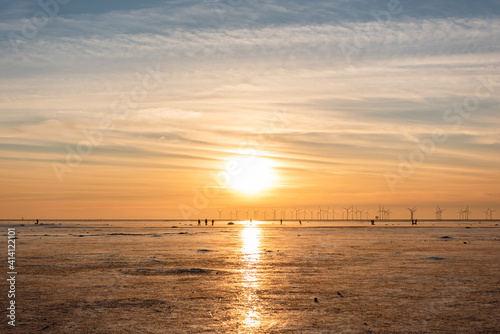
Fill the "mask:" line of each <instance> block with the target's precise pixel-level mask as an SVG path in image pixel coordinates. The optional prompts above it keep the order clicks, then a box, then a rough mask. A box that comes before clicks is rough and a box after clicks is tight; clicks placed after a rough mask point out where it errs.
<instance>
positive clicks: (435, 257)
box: [424, 256, 446, 261]
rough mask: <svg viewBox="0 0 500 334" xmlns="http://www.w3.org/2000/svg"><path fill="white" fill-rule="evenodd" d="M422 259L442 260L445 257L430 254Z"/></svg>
mask: <svg viewBox="0 0 500 334" xmlns="http://www.w3.org/2000/svg"><path fill="white" fill-rule="evenodd" d="M424 260H434V261H442V260H446V259H445V258H444V257H437V256H431V257H426V258H425V259H424Z"/></svg>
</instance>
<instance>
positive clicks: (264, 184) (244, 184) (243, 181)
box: [229, 155, 275, 194]
mask: <svg viewBox="0 0 500 334" xmlns="http://www.w3.org/2000/svg"><path fill="white" fill-rule="evenodd" d="M229 163H230V164H232V166H233V171H234V172H233V173H232V175H231V179H230V182H229V185H230V186H231V188H233V189H236V190H238V191H241V192H244V193H246V194H257V193H259V192H261V191H263V190H266V189H267V188H269V187H272V186H273V185H274V181H275V175H274V171H273V168H272V165H271V162H270V161H269V160H267V159H264V158H260V157H257V156H253V155H248V156H241V157H236V158H232V159H231V160H230V162H229Z"/></svg>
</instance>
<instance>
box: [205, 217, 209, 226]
mask: <svg viewBox="0 0 500 334" xmlns="http://www.w3.org/2000/svg"><path fill="white" fill-rule="evenodd" d="M207 225H208V219H207V218H205V226H207Z"/></svg>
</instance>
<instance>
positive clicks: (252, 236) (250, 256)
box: [242, 227, 260, 264]
mask: <svg viewBox="0 0 500 334" xmlns="http://www.w3.org/2000/svg"><path fill="white" fill-rule="evenodd" d="M242 234H243V235H242V237H243V254H244V258H245V260H246V262H247V264H255V263H257V262H258V260H259V257H260V252H259V245H260V239H259V237H260V228H251V227H249V228H245V229H244V230H243V231H242Z"/></svg>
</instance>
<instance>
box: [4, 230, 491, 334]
mask: <svg viewBox="0 0 500 334" xmlns="http://www.w3.org/2000/svg"><path fill="white" fill-rule="evenodd" d="M0 225H1V228H2V231H1V232H0V234H1V235H2V240H3V241H2V244H4V245H5V240H6V238H7V237H6V235H7V234H6V231H7V228H8V227H15V228H16V233H17V239H16V270H17V277H16V278H17V280H16V298H15V299H16V327H15V328H12V327H11V326H9V325H8V324H7V320H6V317H5V316H4V317H3V318H4V320H3V321H2V323H1V325H0V329H1V331H2V332H6V333H8V332H13V333H14V332H17V333H37V332H43V333H495V332H500V229H499V228H498V226H494V225H490V226H485V225H479V224H470V225H468V226H465V225H458V224H449V225H446V226H431V225H430V224H427V225H426V226H361V225H360V226H327V225H318V226H313V224H307V223H304V224H303V225H300V226H299V225H298V224H297V223H296V222H287V223H286V224H285V225H283V226H281V225H279V223H274V224H271V223H258V222H257V223H254V224H253V225H252V226H250V225H249V224H248V223H236V224H235V225H227V222H216V224H215V226H213V227H212V226H201V227H198V226H195V224H193V225H191V226H189V225H188V224H185V223H183V222H162V223H159V222H158V223H151V222H119V221H116V222H98V221H97V222H96V221H94V222H91V221H89V222H71V223H70V222H64V221H62V222H61V221H59V222H49V223H45V224H42V225H34V224H33V223H30V222H12V223H9V222H2V223H1V224H0ZM209 225H210V224H209ZM4 231H5V233H4ZM5 248H6V247H5ZM3 260H4V261H5V263H6V261H7V260H6V257H5V259H3ZM5 271H6V270H5ZM4 282H5V281H4ZM1 289H2V291H1V293H2V295H6V294H7V289H8V286H7V284H6V283H5V284H2V286H1ZM2 300H5V299H4V298H2ZM3 304H5V303H3ZM6 307H7V304H5V305H3V306H2V309H3V310H2V313H3V314H7V311H4V310H5V309H6Z"/></svg>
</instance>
